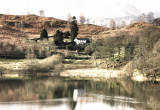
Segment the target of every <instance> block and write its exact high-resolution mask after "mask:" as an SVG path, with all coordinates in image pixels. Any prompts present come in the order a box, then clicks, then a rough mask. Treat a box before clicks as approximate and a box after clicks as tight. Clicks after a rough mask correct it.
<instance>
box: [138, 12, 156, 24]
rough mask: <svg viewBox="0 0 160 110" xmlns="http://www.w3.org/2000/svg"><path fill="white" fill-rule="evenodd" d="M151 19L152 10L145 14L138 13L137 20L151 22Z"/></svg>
mask: <svg viewBox="0 0 160 110" xmlns="http://www.w3.org/2000/svg"><path fill="white" fill-rule="evenodd" d="M153 20H154V14H153V12H149V13H148V14H147V15H146V14H144V13H143V14H142V15H139V16H138V18H137V21H138V22H146V23H152V22H153Z"/></svg>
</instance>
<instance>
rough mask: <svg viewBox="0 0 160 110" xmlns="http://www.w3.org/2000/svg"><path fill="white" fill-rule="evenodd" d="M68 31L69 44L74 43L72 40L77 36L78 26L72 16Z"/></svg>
mask: <svg viewBox="0 0 160 110" xmlns="http://www.w3.org/2000/svg"><path fill="white" fill-rule="evenodd" d="M70 29H71V35H70V36H71V42H72V43H73V42H74V39H75V38H76V37H77V35H78V26H77V20H76V17H75V16H74V17H73V18H72V21H71V24H70Z"/></svg>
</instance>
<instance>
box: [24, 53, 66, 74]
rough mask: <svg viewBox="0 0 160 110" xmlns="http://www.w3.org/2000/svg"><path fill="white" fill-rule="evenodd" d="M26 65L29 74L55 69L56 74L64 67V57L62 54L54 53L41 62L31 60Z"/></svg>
mask: <svg viewBox="0 0 160 110" xmlns="http://www.w3.org/2000/svg"><path fill="white" fill-rule="evenodd" d="M26 66H27V69H26V72H27V73H29V74H34V73H45V72H51V71H53V72H54V74H58V73H60V72H61V71H62V69H63V64H62V57H61V56H60V55H52V56H50V57H48V58H45V59H44V60H42V61H41V62H38V61H33V60H30V61H29V62H28V63H27V65H26Z"/></svg>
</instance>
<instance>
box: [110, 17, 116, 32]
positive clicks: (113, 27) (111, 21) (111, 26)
mask: <svg viewBox="0 0 160 110" xmlns="http://www.w3.org/2000/svg"><path fill="white" fill-rule="evenodd" d="M109 27H110V29H112V30H114V29H116V22H115V20H114V19H111V20H110V23H109Z"/></svg>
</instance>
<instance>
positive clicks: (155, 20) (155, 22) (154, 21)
mask: <svg viewBox="0 0 160 110" xmlns="http://www.w3.org/2000/svg"><path fill="white" fill-rule="evenodd" d="M152 23H153V24H154V25H157V26H160V18H156V19H154V20H153V22H152Z"/></svg>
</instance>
